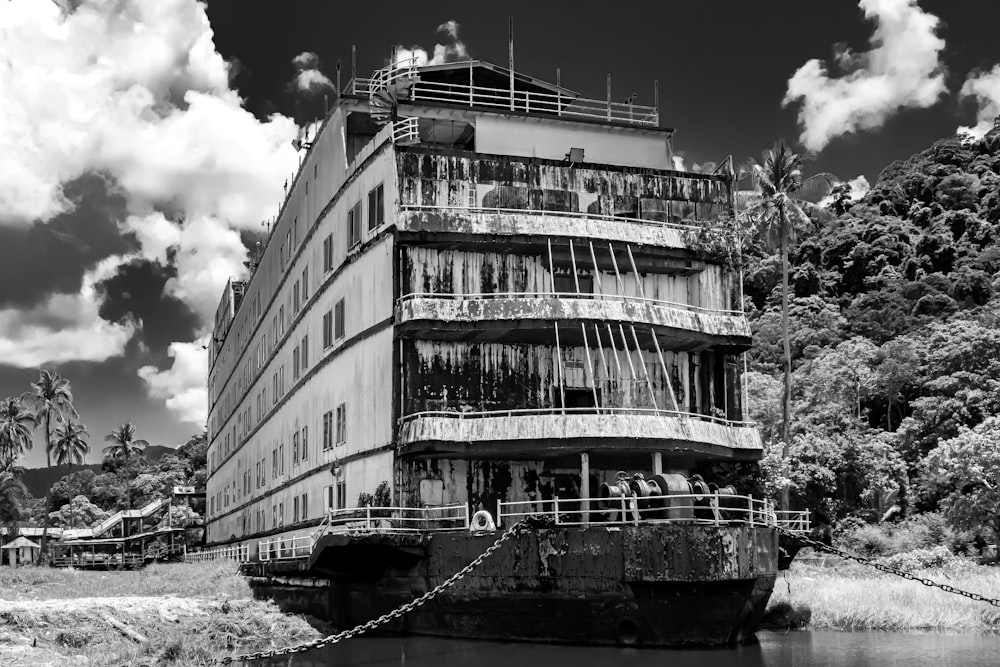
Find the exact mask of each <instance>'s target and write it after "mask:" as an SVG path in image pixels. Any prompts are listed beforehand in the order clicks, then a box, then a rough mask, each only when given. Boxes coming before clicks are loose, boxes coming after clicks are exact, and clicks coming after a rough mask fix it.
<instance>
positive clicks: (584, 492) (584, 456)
mask: <svg viewBox="0 0 1000 667" xmlns="http://www.w3.org/2000/svg"><path fill="white" fill-rule="evenodd" d="M580 497H581V498H585V499H587V500H585V501H584V502H582V503H580V509H581V512H582V514H583V523H584V524H585V525H586V524H587V523H589V522H590V500H589V499H590V452H580Z"/></svg>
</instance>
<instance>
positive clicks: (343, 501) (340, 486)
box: [337, 482, 347, 509]
mask: <svg viewBox="0 0 1000 667" xmlns="http://www.w3.org/2000/svg"><path fill="white" fill-rule="evenodd" d="M345 507H347V482H337V509H344V508H345Z"/></svg>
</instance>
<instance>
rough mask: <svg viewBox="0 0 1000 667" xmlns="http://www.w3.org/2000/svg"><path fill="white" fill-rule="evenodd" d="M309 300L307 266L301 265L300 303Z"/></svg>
mask: <svg viewBox="0 0 1000 667" xmlns="http://www.w3.org/2000/svg"><path fill="white" fill-rule="evenodd" d="M308 300H309V266H308V265H306V266H303V267H302V303H305V302H306V301H308Z"/></svg>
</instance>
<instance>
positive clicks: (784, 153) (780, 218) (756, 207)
mask: <svg viewBox="0 0 1000 667" xmlns="http://www.w3.org/2000/svg"><path fill="white" fill-rule="evenodd" d="M802 162H803V157H802V155H800V154H798V153H793V152H792V150H791V148H789V146H788V144H786V143H785V142H784V141H783V140H780V139H779V140H778V141H777V142H776V143H775V144H774V147H773V148H771V149H770V150H766V151H764V154H763V156H762V160H761V161H760V162H757V161H755V160H751V161H750V164H749V168H750V176H751V177H752V178H753V184H754V188H755V192H754V193H753V197H752V198H751V199H750V201H749V202H748V203H749V207H748V208H747V210H746V211H745V212H744V215H745V216H747V217H748V218H749V219H750V220H752V221H753V222H754V223H756V225H757V227H758V229H761V230H762V231H763V232H764V233H765V235H766V237H767V240H768V242H769V243H770V244H771V245H772V247H773V246H778V247H779V248H780V250H781V335H782V341H783V344H784V357H785V359H784V361H785V363H784V366H785V391H784V396H783V401H782V406H781V440H782V456H784V457H787V456H788V445H789V440H790V439H791V437H790V431H791V424H790V417H791V415H790V413H791V405H792V352H791V344H790V342H789V332H788V246H789V245H790V244H791V243H792V242H794V240H795V232H796V225H797V224H802V223H805V224H809V223H810V222H811V221H810V218H809V216H808V215H806V212H805V210H804V209H813V210H815V206H814V205H813V204H810V203H809V202H807V201H805V200H803V199H800V198H797V197H796V195H806V196H809V195H814V194H817V193H819V192H822V194H826V192H828V191H829V189H830V188H831V187H832V186H833V184H834V182H835V179H834V178H833V177H832V176H831V175H829V174H825V173H824V174H816V175H814V176H810V177H809V178H804V177H803V175H802ZM782 505H783V506H784V507H785V508H786V509H787V507H788V490H787V489H786V490H785V491H784V493H783V494H782Z"/></svg>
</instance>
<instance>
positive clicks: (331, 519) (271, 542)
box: [258, 503, 469, 561]
mask: <svg viewBox="0 0 1000 667" xmlns="http://www.w3.org/2000/svg"><path fill="white" fill-rule="evenodd" d="M468 528H469V506H468V505H467V504H465V503H456V504H452V505H441V506H437V507H370V506H368V507H353V508H346V509H339V510H329V511H328V512H327V514H326V515H325V516H324V517H323V522H322V523H321V524H320V526H319V528H317V529H316V530H314V531H313V532H312V533H309V534H304V535H291V536H284V537H272V538H270V539H267V540H261V541H260V542H259V543H258V545H259V552H258V554H259V557H260V560H262V561H271V560H290V559H295V558H307V557H308V556H309V555H310V554H311V553H312V551H313V549H314V548H315V546H316V543H317V542H318V541H319V539H320V538H321V537H323V536H324V535H336V534H365V533H379V534H395V533H416V532H428V531H450V530H468Z"/></svg>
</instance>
